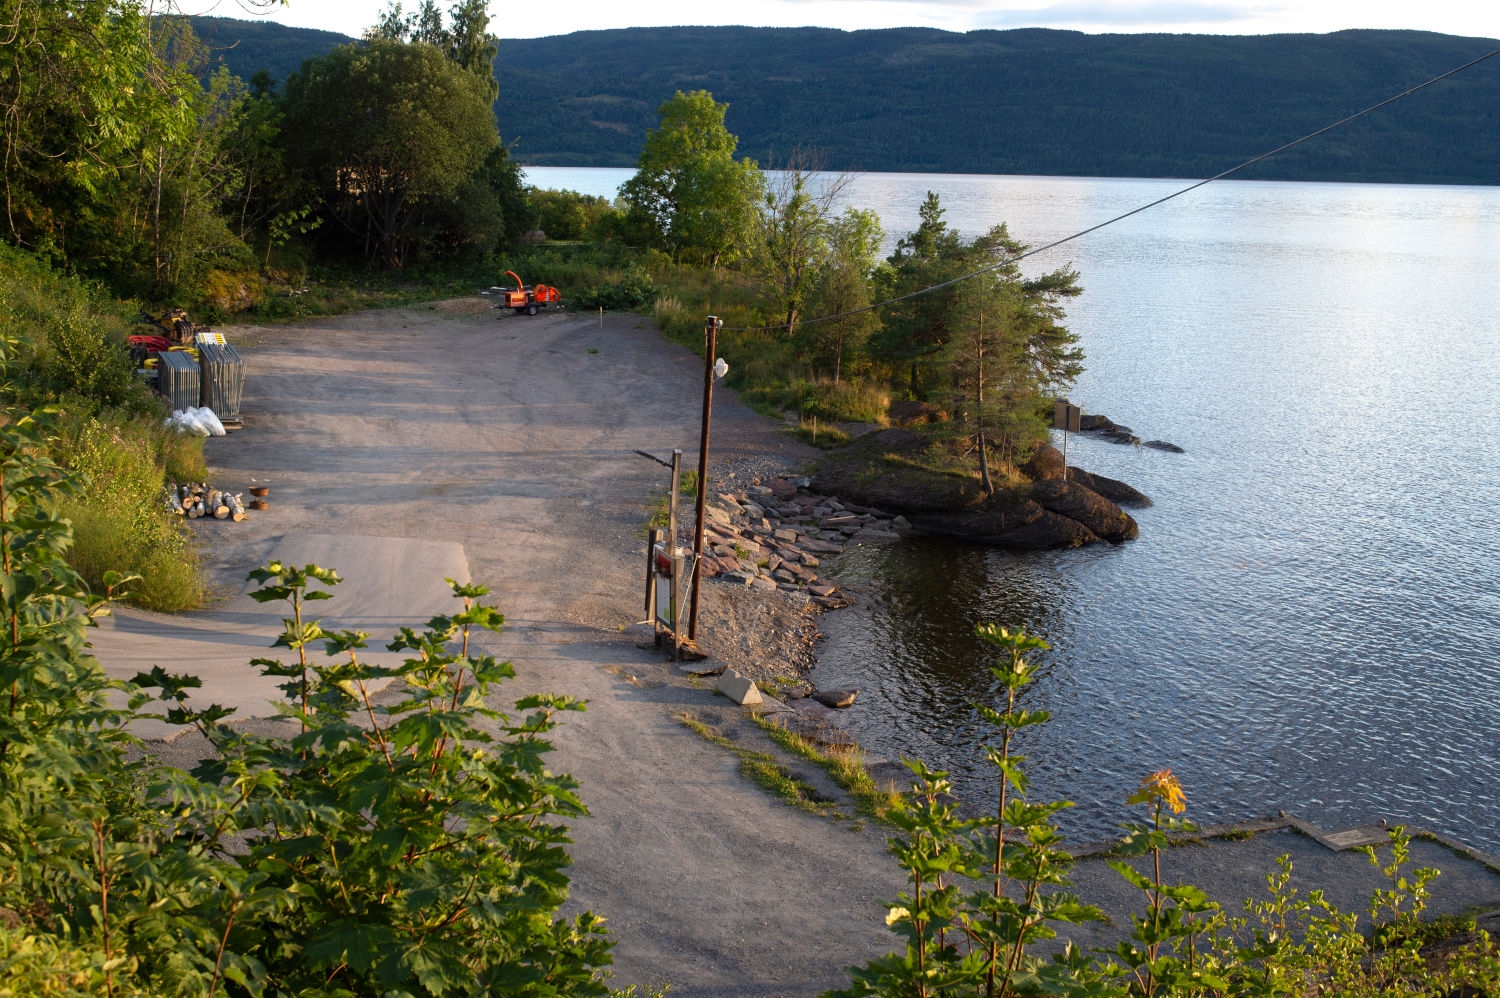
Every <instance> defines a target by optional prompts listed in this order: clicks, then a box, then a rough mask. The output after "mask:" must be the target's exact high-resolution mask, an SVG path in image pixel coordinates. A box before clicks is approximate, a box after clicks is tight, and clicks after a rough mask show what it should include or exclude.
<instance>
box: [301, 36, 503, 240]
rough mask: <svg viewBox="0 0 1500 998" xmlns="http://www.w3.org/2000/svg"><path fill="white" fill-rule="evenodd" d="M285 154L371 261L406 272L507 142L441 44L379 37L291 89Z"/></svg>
mask: <svg viewBox="0 0 1500 998" xmlns="http://www.w3.org/2000/svg"><path fill="white" fill-rule="evenodd" d="M284 109H285V113H286V121H285V125H284V133H285V134H287V135H293V136H296V141H294V142H291V143H289V144H288V149H287V156H288V159H289V160H291V161H292V162H293V163H294V164H295V165H296V166H297V167H298V168H299V169H300V170H301V171H302V172H303V173H304V174H305V176H306V177H307V178H308V179H309V180H310V181H311V182H312V183H313V185H314V186H315V187H316V189H317V190H318V191H319V192H320V193H321V196H322V199H323V201H324V203H325V205H326V206H327V207H326V210H327V212H328V214H329V215H331V216H332V218H334V219H335V220H336V221H337V223H338V224H339V225H341V226H342V227H343V228H344V229H346V230H347V231H348V232H349V233H351V234H353V235H354V236H355V237H356V238H357V239H358V240H359V241H360V243H361V249H362V251H363V253H364V255H365V256H366V258H367V259H370V260H378V261H380V262H382V263H384V264H385V265H387V266H391V267H399V266H401V265H402V264H403V262H405V261H406V259H407V257H408V255H409V253H410V252H411V250H412V249H413V248H414V247H415V246H417V245H419V244H421V242H422V240H423V238H425V237H427V236H429V235H430V233H427V232H424V231H423V228H422V225H423V222H424V219H427V218H430V217H432V216H434V215H436V214H441V213H442V211H443V210H444V209H445V208H446V207H448V206H449V205H451V203H452V202H453V200H454V199H455V198H456V197H457V196H458V194H459V192H460V191H461V190H463V189H465V188H466V185H467V184H468V182H469V181H471V180H472V179H473V178H474V177H475V176H476V175H478V174H479V173H480V171H481V169H482V168H483V167H484V165H485V163H486V158H487V157H489V156H491V154H492V153H493V151H494V149H495V147H496V145H497V144H498V142H499V138H498V136H497V135H496V133H495V116H494V111H493V109H492V108H491V105H490V95H489V87H488V85H487V84H486V83H485V81H484V80H482V79H480V78H479V77H478V76H477V75H476V74H474V73H471V72H468V71H466V70H464V69H463V68H461V67H459V66H458V65H456V64H455V63H453V62H452V61H451V60H449V59H448V58H446V57H445V56H444V55H443V53H442V52H441V51H440V50H439V49H437V48H436V47H435V46H432V45H428V44H425V43H420V42H418V43H412V44H404V43H401V42H397V41H390V40H386V39H372V40H370V41H368V42H366V43H364V44H362V45H346V46H343V47H341V48H337V49H334V50H333V51H332V52H330V53H329V54H328V55H326V56H323V57H322V58H320V59H310V60H308V61H307V62H306V63H304V64H303V66H302V71H301V72H300V73H296V74H294V75H293V76H292V77H291V78H290V79H288V80H287V83H286V94H285V98H284Z"/></svg>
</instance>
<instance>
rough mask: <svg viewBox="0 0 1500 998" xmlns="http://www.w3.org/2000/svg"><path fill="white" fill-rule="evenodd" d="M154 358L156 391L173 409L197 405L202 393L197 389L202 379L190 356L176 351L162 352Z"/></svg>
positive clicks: (195, 362) (194, 361)
mask: <svg viewBox="0 0 1500 998" xmlns="http://www.w3.org/2000/svg"><path fill="white" fill-rule="evenodd" d="M156 356H157V357H158V358H159V360H158V362H157V365H156V371H157V375H156V390H157V391H158V392H160V393H161V394H162V395H163V396H164V397H165V398H166V400H167V401H168V402H170V403H172V408H173V409H186V408H187V407H188V406H190V405H198V404H199V402H198V398H199V395H200V392H201V391H202V389H201V388H200V387H199V385H200V382H201V380H202V379H201V377H200V375H199V372H198V362H197V361H196V360H194V359H193V357H192V355H191V354H188V353H183V352H181V351H178V350H171V351H168V350H163V351H162V352H161V353H159V354H157V355H156Z"/></svg>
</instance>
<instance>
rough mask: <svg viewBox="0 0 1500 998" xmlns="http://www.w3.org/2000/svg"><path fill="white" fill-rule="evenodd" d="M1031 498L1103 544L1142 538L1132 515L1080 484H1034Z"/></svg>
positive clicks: (1062, 482)
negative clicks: (1089, 532)
mask: <svg viewBox="0 0 1500 998" xmlns="http://www.w3.org/2000/svg"><path fill="white" fill-rule="evenodd" d="M1029 495H1030V497H1031V500H1032V501H1033V502H1035V503H1037V504H1038V505H1040V506H1041V507H1042V508H1043V509H1045V510H1047V511H1048V512H1050V513H1056V514H1057V515H1059V516H1065V517H1067V518H1068V519H1070V520H1077V521H1078V522H1079V523H1081V524H1083V525H1084V526H1085V527H1087V528H1088V529H1089V530H1090V531H1091V532H1092V533H1093V534H1094V535H1095V536H1096V537H1099V538H1101V539H1103V540H1106V541H1114V542H1116V543H1118V542H1120V541H1129V540H1134V539H1135V538H1136V537H1137V536H1139V535H1140V528H1139V527H1137V526H1136V522H1135V520H1133V519H1131V518H1130V514H1128V513H1126V512H1125V511H1124V510H1122V509H1121V508H1120V507H1119V506H1116V505H1115V504H1114V503H1112V502H1110V501H1109V500H1108V499H1106V498H1104V497H1103V496H1101V495H1100V494H1099V493H1097V492H1094V491H1092V490H1090V489H1086V488H1084V487H1083V486H1082V485H1080V484H1079V483H1077V482H1064V481H1047V482H1033V483H1032V486H1031V488H1030V490H1029Z"/></svg>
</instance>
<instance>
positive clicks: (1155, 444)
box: [1141, 440, 1186, 454]
mask: <svg viewBox="0 0 1500 998" xmlns="http://www.w3.org/2000/svg"><path fill="white" fill-rule="evenodd" d="M1141 446H1142V447H1150V448H1151V449H1152V450H1164V451H1167V452H1169V453H1172V454H1185V453H1186V451H1184V450H1183V449H1182V448H1181V447H1178V446H1177V445H1176V444H1169V443H1167V442H1166V441H1165V440H1147V441H1146V442H1145V443H1143V444H1141Z"/></svg>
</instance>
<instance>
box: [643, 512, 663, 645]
mask: <svg viewBox="0 0 1500 998" xmlns="http://www.w3.org/2000/svg"><path fill="white" fill-rule="evenodd" d="M660 537H661V531H660V530H658V529H657V528H656V527H652V528H651V529H650V530H649V531H647V532H646V619H647V620H649V621H651V622H652V624H651V630H652V631H653V632H655V630H656V543H657V540H658V539H660Z"/></svg>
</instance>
